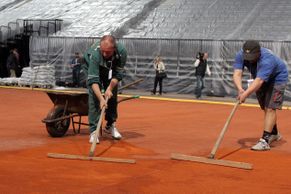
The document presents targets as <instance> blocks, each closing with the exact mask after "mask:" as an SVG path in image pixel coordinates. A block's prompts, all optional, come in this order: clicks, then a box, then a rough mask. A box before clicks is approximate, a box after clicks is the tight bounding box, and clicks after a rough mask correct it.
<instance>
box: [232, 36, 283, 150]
mask: <svg viewBox="0 0 291 194" xmlns="http://www.w3.org/2000/svg"><path fill="white" fill-rule="evenodd" d="M233 67H234V73H233V81H234V84H235V86H236V88H237V92H238V97H237V98H238V100H239V102H240V103H243V102H244V101H245V100H246V98H247V97H248V96H250V95H251V94H252V93H254V92H256V96H257V99H258V102H259V104H260V107H261V109H262V110H263V111H264V129H263V134H262V137H261V138H260V139H259V141H258V143H257V144H256V145H254V146H252V148H251V149H252V150H257V151H264V150H269V149H270V144H271V143H272V142H273V141H278V140H280V139H281V135H280V133H279V131H278V128H277V113H276V110H277V109H281V108H282V104H283V100H284V91H285V88H286V85H287V82H288V70H287V66H286V64H285V63H284V62H283V61H282V60H281V59H280V58H279V57H277V56H276V55H275V54H274V53H273V52H272V51H271V50H269V49H267V48H264V47H261V46H260V44H259V42H258V41H256V40H248V41H246V42H245V43H244V45H243V48H242V49H241V50H240V51H239V52H238V53H237V54H236V57H235V63H234V65H233ZM244 67H246V68H247V69H248V70H249V72H250V73H251V75H252V77H253V79H254V81H253V82H252V83H250V85H249V87H248V88H247V89H246V90H244V89H243V87H242V74H243V70H244Z"/></svg>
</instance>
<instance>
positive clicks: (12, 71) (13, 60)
mask: <svg viewBox="0 0 291 194" xmlns="http://www.w3.org/2000/svg"><path fill="white" fill-rule="evenodd" d="M6 66H7V70H8V74H9V77H16V71H17V69H18V68H20V67H19V53H18V50H17V49H16V48H13V49H11V50H10V54H9V56H8V58H7V62H6Z"/></svg>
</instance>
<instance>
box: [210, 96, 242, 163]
mask: <svg viewBox="0 0 291 194" xmlns="http://www.w3.org/2000/svg"><path fill="white" fill-rule="evenodd" d="M238 105H239V101H237V102H236V104H235V106H234V107H233V109H232V111H231V113H230V115H229V116H228V119H227V121H226V123H225V124H224V127H223V129H222V130H221V132H220V135H219V137H218V139H217V140H216V143H215V145H214V147H213V148H212V150H211V153H210V155H209V158H211V159H214V157H215V154H216V151H217V149H218V147H219V145H220V143H221V141H222V139H223V137H224V134H225V132H226V130H227V128H228V125H229V123H230V121H231V119H232V117H233V115H234V113H235V111H236V109H237V108H238Z"/></svg>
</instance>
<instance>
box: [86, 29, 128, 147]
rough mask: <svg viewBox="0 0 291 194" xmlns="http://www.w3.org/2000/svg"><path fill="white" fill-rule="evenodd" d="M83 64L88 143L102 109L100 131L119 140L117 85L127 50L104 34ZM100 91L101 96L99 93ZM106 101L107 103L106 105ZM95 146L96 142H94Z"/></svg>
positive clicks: (120, 78)
mask: <svg viewBox="0 0 291 194" xmlns="http://www.w3.org/2000/svg"><path fill="white" fill-rule="evenodd" d="M83 56H84V62H85V63H86V64H88V79H87V85H88V90H89V111H88V118H89V130H90V137H89V142H90V143H93V141H94V134H95V132H96V127H97V122H98V120H99V118H100V113H101V109H102V108H103V107H106V108H107V109H106V114H105V120H106V121H107V123H106V126H105V129H104V131H105V132H106V133H111V136H112V138H113V139H116V140H120V139H121V138H122V136H121V134H120V133H119V130H118V129H117V127H116V120H117V116H118V115H117V91H118V88H117V87H118V83H119V81H121V80H122V78H123V76H124V73H125V70H124V66H125V64H126V60H127V51H126V49H125V47H124V46H123V44H121V43H117V42H116V40H115V38H114V36H112V35H105V36H103V37H102V38H101V40H100V42H97V43H95V44H94V45H93V46H92V47H91V48H90V49H89V50H88V51H87V52H85V53H84V55H83ZM102 89H104V91H105V92H104V96H103V95H102V93H101V90H102ZM106 98H108V99H109V100H108V102H106V100H105V99H106ZM97 143H99V139H98V140H97Z"/></svg>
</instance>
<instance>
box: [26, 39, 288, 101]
mask: <svg viewBox="0 0 291 194" xmlns="http://www.w3.org/2000/svg"><path fill="white" fill-rule="evenodd" d="M97 40H98V38H68V37H33V38H32V39H31V41H30V58H31V64H30V65H31V66H33V67H34V66H39V65H46V64H51V65H54V66H55V70H56V80H57V81H65V82H71V79H72V73H71V69H70V66H69V65H68V64H69V63H70V61H71V58H72V57H73V55H74V53H75V52H80V53H83V52H84V51H85V50H86V49H87V48H89V46H90V45H92V44H93V43H94V42H95V41H97ZM119 41H120V42H122V43H123V44H124V45H125V47H126V48H127V51H128V61H127V64H126V67H125V68H126V77H125V79H124V81H123V83H128V82H131V81H133V80H135V79H138V78H144V81H143V82H142V83H141V84H138V85H136V86H134V88H136V89H140V90H144V91H149V92H150V90H152V88H153V81H154V76H155V71H154V67H153V59H154V58H155V56H157V55H160V56H161V57H162V59H163V61H164V63H165V65H166V70H167V73H168V78H166V79H165V81H164V90H165V91H166V92H175V93H183V94H192V93H193V94H194V84H195V76H194V73H195V71H194V66H193V63H194V58H195V56H196V54H197V52H199V51H202V52H208V53H209V60H208V62H209V66H210V69H211V72H212V75H211V76H210V77H209V76H206V78H205V80H206V88H205V90H204V94H206V95H215V96H235V95H236V90H235V88H234V85H233V82H232V73H233V68H232V64H233V62H234V57H235V54H236V52H237V51H239V50H240V49H241V46H242V44H243V41H235V40H230V41H227V40H223V41H222V40H221V41H219V40H172V39H129V38H124V39H119ZM261 44H262V46H264V47H266V48H269V49H271V50H272V51H273V52H274V53H275V54H277V55H278V56H279V57H281V58H282V59H283V60H284V61H285V62H286V63H287V64H288V70H289V72H290V67H291V61H290V58H291V57H290V55H291V42H276V41H262V42H261ZM288 59H289V60H288ZM249 78H250V74H249V73H248V72H247V70H246V71H245V73H244V77H243V84H244V87H246V86H247V82H246V80H247V79H249ZM290 91H291V88H290V83H289V84H288V88H287V91H286V96H287V97H288V98H289V99H290V97H291V93H290Z"/></svg>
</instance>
